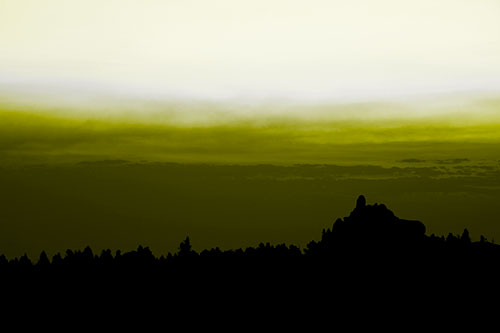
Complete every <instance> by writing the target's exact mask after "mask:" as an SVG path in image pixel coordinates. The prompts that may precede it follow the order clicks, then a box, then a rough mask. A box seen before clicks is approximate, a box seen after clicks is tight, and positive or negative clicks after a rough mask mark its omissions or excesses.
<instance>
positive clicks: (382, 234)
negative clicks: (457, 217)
mask: <svg viewBox="0 0 500 333" xmlns="http://www.w3.org/2000/svg"><path fill="white" fill-rule="evenodd" d="M425 230H426V229H425V225H424V224H423V223H422V222H420V221H415V220H405V219H401V218H399V217H397V216H396V215H394V213H393V212H392V211H391V210H390V209H388V208H387V207H386V206H385V205H384V204H380V205H379V204H377V203H375V204H373V205H368V204H367V203H366V198H365V197H364V196H363V195H360V196H359V197H358V199H357V201H356V208H354V210H353V211H352V212H351V214H350V215H349V216H347V217H345V218H344V219H337V220H336V221H335V223H334V224H333V226H332V229H331V230H328V231H327V232H326V237H327V238H330V239H332V241H337V242H341V243H343V244H346V243H355V244H356V245H357V246H359V244H365V245H367V246H373V245H375V244H380V245H389V244H395V243H398V244H411V243H415V242H418V241H421V240H422V239H423V238H424V236H425Z"/></svg>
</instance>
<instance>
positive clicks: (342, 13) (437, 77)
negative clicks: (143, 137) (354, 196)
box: [0, 0, 500, 101]
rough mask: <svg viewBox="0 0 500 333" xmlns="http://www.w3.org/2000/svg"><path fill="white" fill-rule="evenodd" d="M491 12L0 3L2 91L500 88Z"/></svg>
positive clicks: (189, 94)
mask: <svg viewBox="0 0 500 333" xmlns="http://www.w3.org/2000/svg"><path fill="white" fill-rule="evenodd" d="M498 17H500V2H499V1H497V0H475V1H473V0H441V1H434V0H419V1H410V0H379V1H371V0H328V1H326V0H308V1H298V0H252V1H244V0H210V1H207V0H85V1H83V0H81V1H80V0H45V1H39V0H0V89H1V90H2V91H3V92H4V93H5V91H7V90H9V91H11V90H16V89H17V90H21V91H29V90H31V91H33V90H37V89H38V90H39V89H40V87H43V89H46V90H50V91H52V93H54V92H55V94H56V95H57V94H59V95H60V96H64V95H65V91H67V90H72V91H77V92H79V93H89V92H90V93H104V94H126V95H127V96H130V95H134V96H138V97H146V98H151V97H155V98H162V99H202V100H207V99H208V100H228V99H229V100H267V99H277V100H282V99H285V100H300V101H318V100H328V101H346V100H348V101H360V100H373V99H391V98H397V97H399V96H407V95H427V94H436V93H438V94H439V93H450V92H452V93H454V92H490V91H498V90H499V88H500V20H498Z"/></svg>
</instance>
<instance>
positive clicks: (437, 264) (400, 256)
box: [0, 196, 500, 315]
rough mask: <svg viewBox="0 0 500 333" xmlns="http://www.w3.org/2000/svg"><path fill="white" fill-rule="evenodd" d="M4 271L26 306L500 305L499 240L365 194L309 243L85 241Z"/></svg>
mask: <svg viewBox="0 0 500 333" xmlns="http://www.w3.org/2000/svg"><path fill="white" fill-rule="evenodd" d="M0 276H1V277H2V279H3V281H4V286H7V287H5V288H4V294H5V292H9V291H12V292H13V293H14V294H16V295H17V300H18V301H20V302H21V303H22V304H24V306H28V305H30V306H32V305H33V304H37V306H41V307H43V306H44V305H47V304H49V303H50V302H49V300H51V301H53V300H57V302H58V304H59V306H63V307H65V306H66V305H68V306H70V308H71V306H73V307H74V306H83V305H85V306H88V307H89V309H101V310H102V311H107V310H110V309H113V310H117V309H121V308H122V307H123V308H124V309H128V310H130V309H134V308H136V307H137V310H138V311H139V309H142V310H144V309H145V308H147V307H148V306H152V305H153V304H163V305H172V306H174V307H175V308H176V309H177V310H178V311H181V310H182V309H184V310H182V311H181V312H183V314H184V315H186V313H187V312H189V311H201V312H206V311H219V310H220V311H223V310H222V309H225V310H224V311H239V310H238V309H241V307H251V306H254V305H256V307H254V308H253V309H254V310H255V309H259V311H264V312H266V311H267V312H269V311H270V313H274V312H273V311H285V309H286V311H293V310H295V311H298V312H300V311H306V310H307V309H309V310H311V309H314V308H315V307H318V306H319V305H320V304H325V306H327V307H333V308H337V309H343V310H342V311H345V310H346V309H351V310H349V311H350V313H351V315H353V314H354V313H353V312H352V311H354V309H357V310H356V311H360V308H364V307H372V309H373V311H376V310H377V311H378V310H380V309H381V308H380V307H381V306H382V304H387V302H389V304H390V306H391V308H392V309H393V310H394V309H398V310H399V311H401V310H402V309H405V308H407V307H408V306H413V307H417V306H418V307H420V304H423V305H422V307H421V309H428V310H429V311H430V312H428V315H430V314H431V312H432V311H431V310H430V309H434V310H436V309H437V310H438V311H444V310H445V309H449V308H450V306H455V307H457V308H460V307H462V308H463V307H465V306H476V305H481V304H483V305H484V304H485V303H484V300H485V299H490V300H492V301H493V302H495V297H496V296H495V295H496V288H497V285H498V284H499V281H500V279H499V278H500V246H499V245H496V244H494V243H492V242H489V241H487V240H486V239H485V238H484V237H483V236H481V238H480V240H479V241H474V242H473V241H471V239H470V236H469V233H468V231H467V230H464V232H463V234H462V235H452V234H449V235H448V236H447V237H443V236H441V237H438V236H435V235H430V236H429V235H426V228H425V226H424V224H422V223H421V222H419V221H412V220H404V219H400V218H398V217H396V216H395V215H394V214H393V213H392V211H390V210H389V209H388V208H387V207H386V206H385V205H383V204H374V205H369V204H367V203H366V199H365V198H364V196H360V197H359V198H358V200H357V203H356V207H355V208H354V210H353V211H352V212H351V213H350V215H349V216H348V217H345V218H344V219H337V221H336V222H335V223H334V224H333V226H332V227H331V229H328V230H323V232H322V236H321V240H319V241H311V242H310V243H309V244H308V245H307V246H306V247H305V248H304V249H302V250H301V249H300V248H298V247H296V246H294V245H289V246H288V245H285V244H280V245H270V244H259V245H258V246H257V247H250V248H246V249H237V250H229V251H221V250H220V249H218V248H214V249H210V250H203V251H201V252H200V253H197V252H195V251H193V250H192V248H191V244H190V240H189V238H186V239H185V240H184V241H183V242H181V244H180V246H179V250H178V252H177V253H175V254H170V253H169V254H168V255H167V256H166V257H164V256H161V257H159V258H158V257H155V256H154V255H153V254H152V252H151V251H150V250H149V248H148V247H142V246H140V247H139V248H138V249H137V250H136V251H131V252H127V253H121V252H120V251H117V252H116V253H111V251H110V250H105V251H102V253H100V254H95V253H93V252H92V250H91V249H90V248H89V247H87V248H85V249H84V250H83V251H72V250H67V251H66V253H65V254H63V255H61V254H56V255H55V256H53V258H51V259H49V258H48V257H47V255H46V254H45V253H44V252H42V254H41V255H40V258H39V259H38V260H36V261H35V262H33V261H32V260H30V259H29V258H28V257H27V256H22V257H20V258H15V259H12V260H10V261H9V260H7V259H6V258H5V256H1V257H0ZM158 302H159V303H158ZM445 304H446V305H445ZM492 304H496V303H492ZM322 306H323V305H322ZM384 306H385V305H384ZM441 307H444V308H441ZM106 309H107V310H106ZM188 310H189V311H188ZM393 310H391V311H393ZM186 311H187V312H186ZM286 311H285V312H286ZM332 311H333V310H332ZM403 312H404V311H403ZM193 313H194V312H193ZM290 313H291V312H290Z"/></svg>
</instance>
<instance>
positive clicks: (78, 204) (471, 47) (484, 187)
mask: <svg viewBox="0 0 500 333" xmlns="http://www.w3.org/2000/svg"><path fill="white" fill-rule="evenodd" d="M499 18H500V1H498V0H439V1H436V0H414V1H410V0H302V1H299V0H246V1H244V0H43V1H41V0H0V189H1V191H0V253H5V254H7V255H9V256H14V255H22V254H23V253H29V254H30V255H31V254H37V253H39V252H40V251H41V250H42V249H45V250H47V251H49V253H54V252H57V251H64V250H65V249H66V248H73V249H75V248H83V247H84V246H86V245H91V246H92V248H94V249H100V248H107V247H110V248H113V249H117V248H121V249H132V248H136V247H137V245H139V244H143V245H150V246H152V249H153V250H154V251H158V252H159V253H160V254H164V253H166V252H167V251H175V250H176V249H177V246H178V244H179V242H180V241H181V240H183V239H185V237H186V236H187V235H189V236H192V241H193V244H195V247H197V248H198V249H202V248H206V247H214V246H221V248H235V247H241V246H252V245H256V244H257V243H258V242H260V241H264V242H265V241H270V242H273V243H279V242H287V243H290V242H291V243H296V244H299V245H301V246H303V245H304V244H305V242H307V241H309V240H311V239H313V238H315V237H320V230H321V229H322V228H329V227H331V223H332V222H333V221H334V220H335V219H336V218H338V217H342V216H345V215H347V214H348V212H349V210H350V209H351V208H352V207H353V204H354V202H355V198H356V197H357V196H358V195H359V194H365V195H367V198H369V201H370V202H379V203H385V204H387V206H388V207H390V208H391V209H394V211H395V213H396V214H397V215H398V216H400V217H402V218H408V219H419V220H422V222H424V223H425V224H426V225H427V227H428V231H429V233H434V232H435V233H437V234H440V235H442V234H444V235H446V234H447V232H453V233H461V232H462V231H463V229H464V228H465V227H467V228H468V229H469V230H470V231H471V234H472V235H473V238H475V239H477V238H478V237H479V235H480V234H484V235H485V236H486V237H488V239H492V238H495V237H496V239H498V238H499V237H500V227H499V225H500V224H499V223H498V216H500V206H499V205H498V204H497V203H498V201H499V198H500V148H499V147H500V112H499V110H500V19H499Z"/></svg>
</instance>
